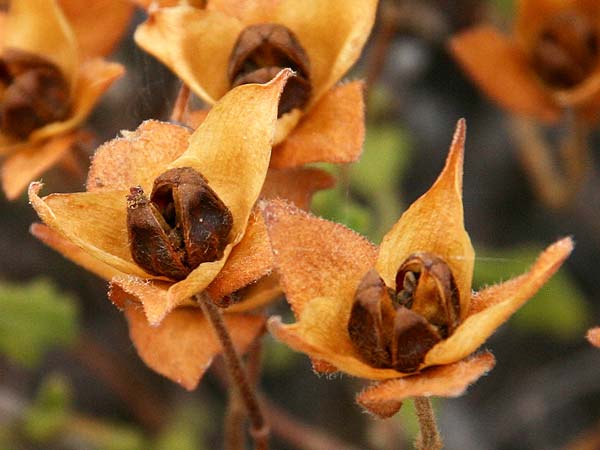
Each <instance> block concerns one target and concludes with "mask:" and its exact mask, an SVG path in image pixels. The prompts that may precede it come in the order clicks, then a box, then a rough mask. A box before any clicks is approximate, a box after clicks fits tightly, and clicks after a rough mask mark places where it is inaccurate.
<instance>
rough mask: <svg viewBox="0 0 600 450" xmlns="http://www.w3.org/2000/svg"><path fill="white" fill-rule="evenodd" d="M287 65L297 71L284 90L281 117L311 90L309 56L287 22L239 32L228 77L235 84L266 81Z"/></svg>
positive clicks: (251, 27)
mask: <svg viewBox="0 0 600 450" xmlns="http://www.w3.org/2000/svg"><path fill="white" fill-rule="evenodd" d="M286 67H288V68H290V69H292V70H294V71H296V76H295V77H292V78H290V79H289V80H288V82H287V84H286V86H285V89H284V90H283V93H282V94H281V99H280V101H279V110H278V116H279V117H280V116H282V115H283V114H285V113H287V112H289V111H291V110H292V109H294V108H302V107H303V106H304V105H306V103H307V102H308V100H309V98H310V93H311V90H312V86H311V83H310V63H309V59H308V56H307V54H306V52H305V51H304V49H303V48H302V46H301V45H300V42H299V41H298V39H297V38H296V36H295V35H294V33H293V32H292V31H291V30H289V29H288V28H286V27H285V26H283V25H278V24H256V25H250V26H249V27H247V28H245V29H244V30H243V31H242V32H241V33H240V35H239V37H238V39H237V41H236V43H235V46H234V48H233V51H232V53H231V57H230V59H229V68H228V75H229V81H230V82H231V85H232V87H235V86H239V85H241V84H246V83H266V82H268V81H270V80H271V79H272V78H273V77H274V76H275V75H276V74H277V73H278V72H279V71H280V70H281V69H284V68H286Z"/></svg>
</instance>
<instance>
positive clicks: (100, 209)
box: [29, 183, 156, 278]
mask: <svg viewBox="0 0 600 450" xmlns="http://www.w3.org/2000/svg"><path fill="white" fill-rule="evenodd" d="M41 187H42V184H41V183H31V185H30V186H29V201H30V202H31V205H32V206H33V207H34V208H35V210H36V212H37V213H38V215H39V216H40V218H41V219H42V220H43V221H44V223H46V225H48V226H49V227H50V228H52V229H54V230H55V231H57V232H58V233H60V234H61V235H62V236H63V237H65V238H66V239H67V240H68V241H70V242H72V243H73V244H74V245H76V246H77V247H79V248H81V249H82V250H84V251H85V252H86V253H88V254H90V255H91V256H92V257H94V258H97V259H99V260H100V261H102V262H103V263H105V264H108V265H110V266H112V267H114V268H115V269H117V270H119V271H121V272H123V273H128V274H133V275H138V276H140V277H144V278H156V277H152V276H150V275H148V274H147V273H146V272H144V271H143V270H142V269H141V268H140V267H139V266H138V265H137V264H136V263H135V262H134V261H133V259H132V258H131V254H130V251H129V242H128V238H127V224H126V216H127V203H126V201H125V199H126V195H127V192H125V191H104V192H79V193H74V194H51V195H48V196H46V197H44V198H40V197H38V192H39V190H40V189H41Z"/></svg>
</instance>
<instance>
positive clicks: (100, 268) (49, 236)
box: [29, 223, 124, 280]
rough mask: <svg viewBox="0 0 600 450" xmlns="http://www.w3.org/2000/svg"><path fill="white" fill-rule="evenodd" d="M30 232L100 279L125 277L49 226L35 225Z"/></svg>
mask: <svg viewBox="0 0 600 450" xmlns="http://www.w3.org/2000/svg"><path fill="white" fill-rule="evenodd" d="M29 232H30V233H31V234H33V235H34V236H35V237H36V238H38V239H39V240H40V241H42V242H43V243H44V244H46V245H47V246H48V247H50V248H52V249H53V250H55V251H57V252H58V253H60V254H61V255H63V256H64V257H65V258H67V259H69V260H71V261H73V262H74V263H75V264H77V265H79V266H81V267H83V268H84V269H86V270H88V271H90V272H92V273H93V274H94V275H97V276H99V277H100V278H103V279H105V280H110V279H111V278H113V277H116V276H124V274H123V273H122V272H119V271H118V270H117V269H115V268H114V267H112V266H109V265H108V264H104V263H103V262H102V261H100V260H98V259H96V258H94V257H93V256H91V255H90V254H89V253H86V252H84V251H83V250H82V249H80V248H79V247H77V246H76V245H75V244H73V243H71V242H70V241H68V240H66V239H65V238H63V237H62V236H61V235H60V234H58V233H57V232H56V231H54V230H53V229H52V228H50V227H48V226H47V225H44V224H41V223H34V224H32V225H31V227H30V228H29Z"/></svg>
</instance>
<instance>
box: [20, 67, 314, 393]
mask: <svg viewBox="0 0 600 450" xmlns="http://www.w3.org/2000/svg"><path fill="white" fill-rule="evenodd" d="M288 76H289V71H282V73H281V74H279V75H278V76H277V77H276V78H275V79H274V80H273V81H272V82H270V83H268V84H266V85H245V86H240V87H239V88H236V89H234V90H232V91H231V92H230V93H228V94H227V95H226V96H224V97H223V98H222V99H221V100H220V101H219V103H217V104H216V105H215V106H214V108H213V109H212V110H211V112H210V113H209V114H208V116H207V118H206V120H205V122H204V123H203V124H202V126H200V127H199V128H198V129H197V130H196V132H195V133H193V134H191V135H190V131H189V130H188V129H187V128H184V127H181V126H177V125H173V124H168V123H162V122H156V121H147V122H144V123H143V124H142V125H141V126H140V127H139V128H138V129H137V130H136V131H134V132H123V133H122V134H123V137H122V138H118V139H115V140H113V141H110V142H108V143H106V144H105V145H103V146H102V147H100V148H99V149H98V151H97V152H96V155H95V157H94V161H93V163H92V166H91V168H90V172H89V176H88V182H87V192H82V193H74V194H52V195H49V196H47V197H44V198H40V197H39V196H38V191H39V189H40V188H41V185H40V184H39V183H32V185H31V187H30V190H29V195H30V200H31V203H32V205H33V207H34V208H35V209H36V211H37V212H38V214H39V216H40V217H41V219H42V220H43V221H44V222H45V223H46V225H47V226H44V225H35V226H34V227H33V228H32V232H33V233H34V234H35V235H36V236H37V237H38V238H40V239H41V240H42V241H44V242H45V243H47V244H48V245H50V246H51V247H53V248H55V249H56V250H58V251H59V252H61V253H62V254H63V255H64V256H66V257H67V258H69V259H71V260H73V261H75V262H76V263H78V264H80V265H82V266H83V267H86V268H87V269H89V270H91V271H92V272H94V273H96V274H98V275H100V276H102V277H104V278H106V279H108V280H111V283H110V292H109V296H110V298H111V300H112V301H113V302H114V303H115V304H116V305H117V306H118V307H119V308H121V309H123V310H124V311H125V314H126V317H127V319H128V322H129V326H130V335H131V338H132V340H133V342H134V344H135V346H136V348H137V350H138V353H139V354H140V356H141V357H142V359H143V360H144V361H145V362H146V363H147V364H148V365H149V366H150V367H152V368H153V369H154V370H156V371H157V372H159V373H161V374H163V375H165V376H166V377H168V378H170V379H172V380H174V381H176V382H178V383H180V384H182V385H183V386H184V387H186V388H187V389H193V388H194V387H195V386H196V385H197V383H198V381H199V379H200V377H201V376H202V374H203V373H204V371H205V370H206V368H207V367H208V365H209V363H210V360H211V359H212V357H213V356H214V355H215V354H217V353H218V352H219V351H220V346H219V345H218V344H217V341H216V340H215V339H214V338H213V335H212V331H211V328H210V327H209V325H208V322H207V321H206V320H205V319H204V317H203V316H202V313H201V312H200V309H198V308H186V307H187V306H189V307H193V306H197V304H196V302H195V301H194V300H193V298H192V297H193V296H195V295H197V294H201V295H209V296H210V297H211V298H213V299H214V300H219V299H222V298H224V297H229V300H227V299H226V300H225V302H227V301H232V300H235V298H233V297H236V298H237V297H240V298H243V299H244V301H243V302H241V303H239V304H235V305H233V306H231V308H229V310H228V311H231V312H235V313H237V312H239V311H243V310H250V309H253V308H256V307H257V306H260V305H261V304H264V302H265V301H268V300H270V299H272V298H273V292H275V291H276V289H277V288H276V286H275V283H274V281H275V280H274V279H273V277H268V275H269V274H270V271H271V266H272V256H271V251H270V247H269V244H268V238H267V235H266V228H265V225H264V223H263V221H262V220H261V216H260V215H259V214H254V213H253V212H252V210H253V207H254V203H255V201H256V199H257V198H258V196H259V194H260V192H261V189H262V186H263V182H264V181H265V176H266V174H267V168H268V164H269V155H270V149H271V141H272V136H273V132H274V127H275V122H276V111H277V104H278V100H279V94H280V92H281V89H282V87H283V85H284V84H285V81H286V79H287V78H288ZM180 168H191V169H193V170H194V171H196V172H198V174H199V175H201V176H202V177H203V179H204V180H205V181H206V184H207V185H208V186H210V189H211V190H212V191H213V193H214V195H215V196H216V197H217V198H218V199H220V201H221V202H222V204H223V205H224V206H225V207H226V208H227V209H228V211H229V212H230V214H231V218H232V225H231V230H230V232H229V233H227V243H226V246H225V248H224V249H223V250H222V252H220V253H219V254H222V256H220V257H219V256H218V255H217V256H216V257H217V258H218V259H216V260H214V261H212V262H205V263H200V264H199V265H198V266H197V267H195V268H192V267H190V266H188V267H187V268H188V269H190V270H191V271H190V272H189V273H188V274H187V275H186V276H185V277H184V278H183V279H181V280H177V278H179V277H178V276H171V274H169V273H161V274H159V275H157V274H153V273H149V272H151V271H150V270H149V269H148V268H147V267H146V266H145V265H144V266H143V267H140V265H139V264H138V263H136V260H138V258H136V257H134V255H132V251H133V253H134V254H135V253H136V252H137V251H138V248H137V247H136V246H137V245H139V244H140V241H136V239H130V237H129V235H128V205H127V197H128V195H131V194H130V189H131V187H135V186H140V187H141V189H142V190H144V191H146V192H151V191H152V186H153V184H155V186H157V192H158V193H159V195H158V198H157V197H154V198H151V199H150V201H156V205H158V208H159V209H160V208H162V210H161V211H162V212H163V213H165V215H166V216H167V217H166V219H165V221H167V219H168V221H169V222H171V224H173V222H172V220H175V219H174V214H176V212H175V211H171V212H168V210H169V209H170V207H169V206H168V205H167V203H168V202H163V200H164V198H165V197H162V198H161V195H162V194H165V192H163V191H161V190H162V188H163V187H164V183H163V182H164V181H165V178H166V179H168V180H171V181H172V180H173V178H172V174H173V170H175V171H178V169H180ZM184 172H188V169H184ZM307 173H308V174H309V175H311V174H312V172H307ZM302 176H303V175H302V174H300V175H299V174H298V173H295V174H292V176H291V178H292V180H295V182H297V181H298V178H301V177H302ZM155 180H158V181H156V182H155ZM193 180H195V178H193ZM180 181H182V180H181V179H180ZM183 181H185V180H183ZM194 183H195V181H194ZM194 183H192V188H194V186H196V185H195V184H194ZM296 184H298V185H300V186H301V187H302V188H304V189H305V192H307V191H308V192H310V190H311V189H313V190H314V189H315V188H318V187H319V186H318V185H316V186H315V184H314V183H313V182H312V181H307V182H305V183H304V184H302V183H296ZM188 187H189V186H188ZM135 189H137V188H135ZM135 189H134V190H135ZM185 189H186V186H183V184H180V185H179V187H178V188H177V190H176V192H174V191H171V193H173V196H174V197H177V196H179V195H180V194H181V193H182V191H184V190H185ZM271 189H272V192H278V190H277V188H276V187H273V186H272V183H271ZM290 189H291V188H290ZM184 195H185V194H184ZM305 195H308V194H305ZM167 197H168V195H167ZM177 201H178V200H177ZM188 206H190V205H187V206H184V208H187V207H188ZM175 208H179V206H176V207H175ZM188 212H189V211H188ZM158 214H159V215H160V214H161V213H160V212H159V213H158ZM163 217H164V216H163ZM150 219H152V220H156V219H157V216H155V215H153V216H151V218H150ZM203 219H204V217H200V220H203ZM176 220H179V219H176ZM182 220H185V219H182ZM169 231H171V232H174V233H182V235H183V234H184V233H185V232H186V230H184V229H183V227H182V228H178V226H176V225H175V226H171V227H170V230H169ZM129 232H131V230H130V231H129ZM182 239H184V240H185V239H187V238H184V237H183V236H182ZM130 244H134V245H133V246H131V247H130ZM194 245H195V244H194ZM188 253H189V252H188ZM192 253H193V251H192ZM187 257H188V255H186V258H187ZM164 258H165V259H166V257H164ZM186 262H189V261H186ZM155 272H159V271H158V270H157V271H155ZM265 277H266V278H265ZM261 278H262V280H261V281H259V282H258V283H257V284H255V285H252V284H253V283H255V282H256V281H257V280H259V279H261ZM226 316H227V319H226V320H227V321H228V325H229V326H230V327H231V334H232V337H233V339H234V341H235V343H236V345H238V347H239V349H240V350H243V349H245V348H246V347H247V346H248V345H249V344H250V343H251V341H252V340H253V339H254V337H256V335H257V334H258V333H259V332H260V331H261V329H262V327H263V325H264V319H263V317H261V316H257V315H248V314H227V315H226Z"/></svg>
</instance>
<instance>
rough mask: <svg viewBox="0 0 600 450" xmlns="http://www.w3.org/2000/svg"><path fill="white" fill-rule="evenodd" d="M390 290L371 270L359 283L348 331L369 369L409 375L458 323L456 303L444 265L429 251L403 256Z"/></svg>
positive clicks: (448, 269)
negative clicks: (393, 288) (394, 284)
mask: <svg viewBox="0 0 600 450" xmlns="http://www.w3.org/2000/svg"><path fill="white" fill-rule="evenodd" d="M396 285H397V287H396V291H393V290H392V289H390V288H388V287H387V286H386V285H385V283H384V281H383V279H382V278H381V277H380V276H379V274H378V273H377V272H376V271H375V270H374V269H372V270H370V271H369V272H368V273H367V274H366V275H365V276H364V277H363V279H362V281H361V283H360V284H359V286H358V288H357V290H356V294H355V297H354V304H353V306H352V310H351V313H350V320H349V322H348V333H349V335H350V339H351V340H352V342H353V344H354V347H355V349H356V351H357V352H358V354H359V355H360V357H361V358H362V359H363V360H364V361H365V362H367V363H368V364H370V365H371V366H373V367H377V368H393V369H396V370H398V371H400V372H404V373H409V372H414V371H416V370H418V369H419V366H420V365H421V363H422V362H423V360H424V358H425V355H426V354H427V352H428V351H429V350H430V349H431V348H432V347H433V346H434V345H435V344H437V343H438V342H439V341H441V340H442V339H445V338H447V337H448V336H449V335H450V334H451V333H452V331H454V329H455V328H456V326H457V325H458V321H459V317H460V301H459V298H458V290H457V288H456V283H455V281H454V277H453V275H452V273H451V271H450V268H449V267H448V265H447V264H446V263H445V262H444V261H443V260H442V259H441V258H439V257H437V256H435V255H432V254H429V253H415V254H413V255H411V256H409V257H408V258H407V259H406V260H405V261H404V262H403V263H402V265H401V266H400V268H399V269H398V273H397V275H396Z"/></svg>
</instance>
